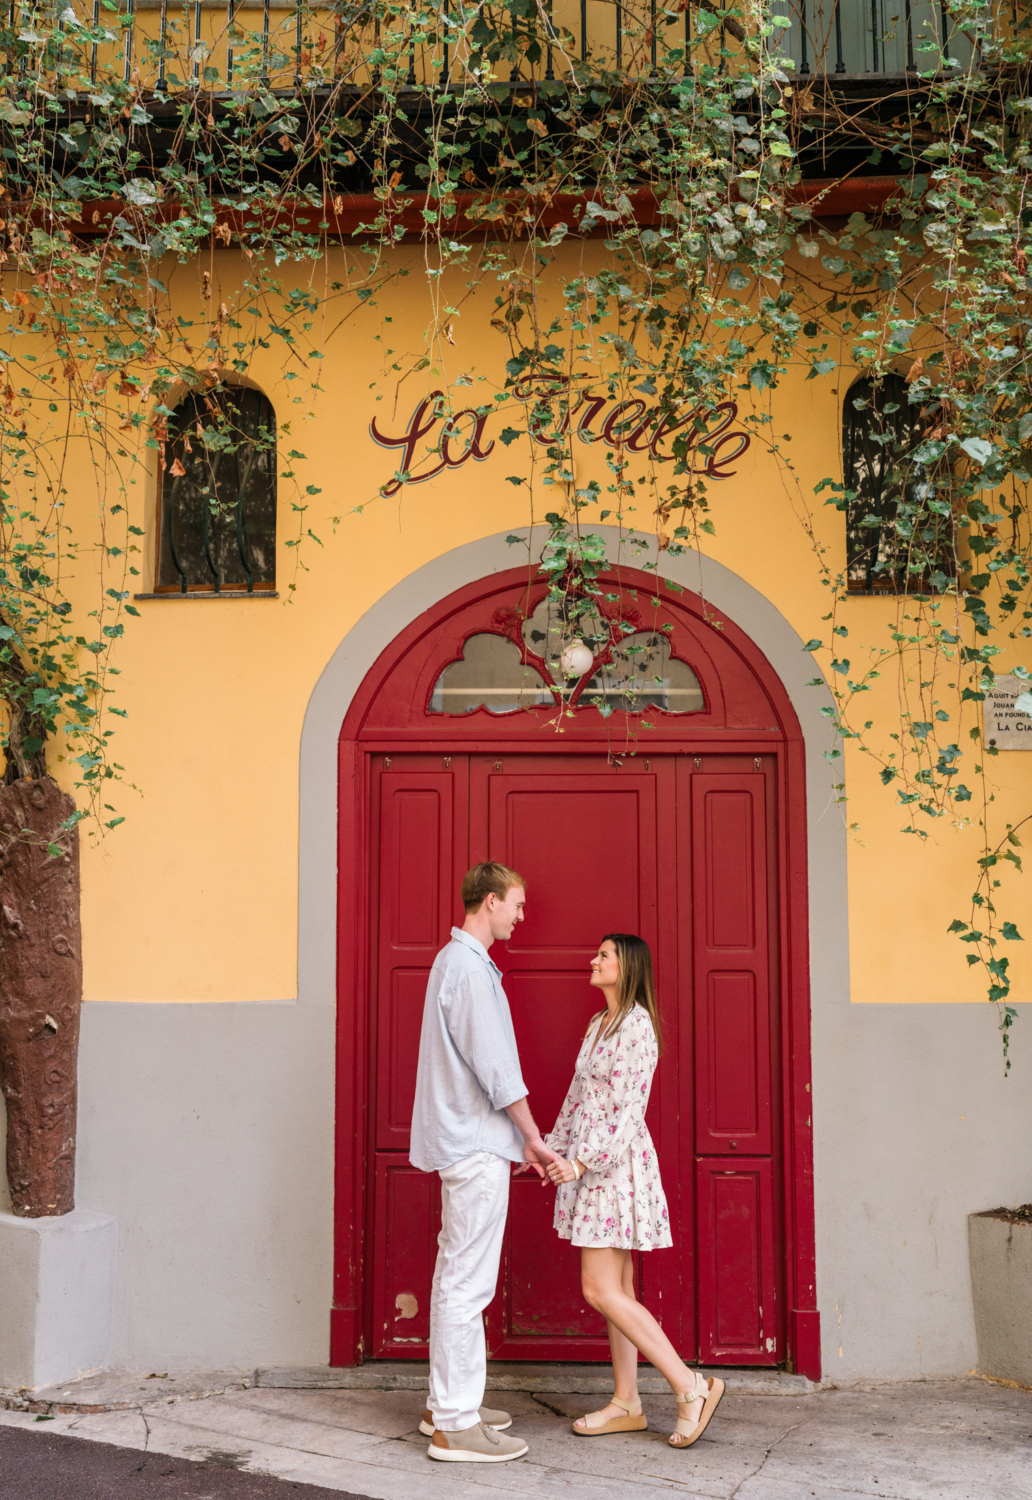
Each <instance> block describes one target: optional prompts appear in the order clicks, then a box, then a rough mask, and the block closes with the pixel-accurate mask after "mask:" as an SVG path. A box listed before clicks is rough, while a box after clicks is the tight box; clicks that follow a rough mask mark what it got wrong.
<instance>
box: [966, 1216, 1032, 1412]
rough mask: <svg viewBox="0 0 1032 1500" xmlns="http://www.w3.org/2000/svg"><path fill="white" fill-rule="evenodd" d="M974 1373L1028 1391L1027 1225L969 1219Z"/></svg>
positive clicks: (1031, 1332) (1030, 1272)
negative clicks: (1014, 1383)
mask: <svg viewBox="0 0 1032 1500" xmlns="http://www.w3.org/2000/svg"><path fill="white" fill-rule="evenodd" d="M968 1243H969V1245H970V1248H971V1290H972V1293H973V1296H974V1304H975V1330H976V1333H977V1335H978V1368H979V1370H980V1371H981V1373H982V1374H983V1375H988V1376H990V1377H991V1378H992V1379H996V1380H1014V1381H1017V1383H1018V1384H1019V1385H1024V1386H1030V1387H1032V1224H1008V1223H1007V1221H1006V1220H1005V1219H994V1218H991V1217H989V1215H987V1214H972V1216H971V1218H970V1219H969V1220H968Z"/></svg>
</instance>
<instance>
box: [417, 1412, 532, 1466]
mask: <svg viewBox="0 0 1032 1500" xmlns="http://www.w3.org/2000/svg"><path fill="white" fill-rule="evenodd" d="M426 1451H427V1452H428V1453H429V1455H430V1457H431V1458H440V1459H443V1460H444V1462H445V1463H452V1464H504V1463H508V1461H509V1459H510V1458H522V1457H523V1455H524V1454H525V1453H526V1451H527V1445H526V1443H525V1442H524V1441H523V1439H522V1438H512V1437H503V1435H502V1434H501V1433H500V1432H495V1430H494V1428H493V1427H485V1426H484V1424H483V1422H476V1423H474V1425H473V1426H472V1427H467V1428H466V1429H465V1430H464V1431H463V1432H441V1431H440V1430H438V1431H436V1432H435V1433H434V1435H433V1437H432V1438H431V1439H430V1446H429V1448H428V1449H427V1450H426Z"/></svg>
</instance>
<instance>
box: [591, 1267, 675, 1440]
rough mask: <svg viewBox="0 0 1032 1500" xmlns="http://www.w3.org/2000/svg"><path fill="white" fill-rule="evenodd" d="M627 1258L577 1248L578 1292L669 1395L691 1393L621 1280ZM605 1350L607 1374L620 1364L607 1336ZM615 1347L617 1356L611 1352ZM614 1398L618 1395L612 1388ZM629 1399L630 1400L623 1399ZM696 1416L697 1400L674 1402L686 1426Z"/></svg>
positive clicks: (629, 1285) (611, 1411)
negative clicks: (608, 1355)
mask: <svg viewBox="0 0 1032 1500" xmlns="http://www.w3.org/2000/svg"><path fill="white" fill-rule="evenodd" d="M630 1261H631V1256H630V1252H629V1251H627V1250H618V1249H609V1248H606V1249H597V1250H596V1249H588V1248H586V1247H584V1248H582V1249H581V1287H582V1289H583V1292H584V1296H585V1298H586V1300H587V1301H588V1302H589V1303H590V1305H591V1306H592V1307H593V1308H595V1309H596V1311H598V1312H600V1313H601V1314H602V1316H603V1317H604V1318H605V1319H606V1321H607V1322H608V1323H609V1325H610V1327H615V1329H616V1331H617V1332H618V1333H619V1334H621V1335H622V1338H623V1340H624V1341H625V1343H626V1344H628V1345H630V1346H631V1347H632V1348H634V1349H636V1350H638V1351H639V1352H640V1353H642V1354H644V1356H645V1358H646V1359H647V1360H648V1361H649V1363H650V1364H651V1365H653V1366H654V1367H655V1368H656V1369H657V1370H658V1371H659V1373H660V1374H661V1375H662V1376H663V1379H664V1380H666V1381H667V1382H668V1383H669V1385H670V1388H671V1390H672V1391H673V1392H674V1395H675V1396H680V1395H681V1394H682V1393H683V1392H684V1391H689V1390H691V1389H692V1387H693V1385H694V1383H695V1375H694V1373H693V1372H692V1371H691V1370H689V1369H688V1367H687V1365H686V1364H685V1363H684V1362H683V1361H682V1360H681V1359H680V1357H679V1356H678V1354H677V1351H676V1350H675V1349H674V1346H673V1345H672V1344H671V1342H670V1340H669V1339H668V1338H667V1336H666V1334H665V1333H664V1332H663V1330H662V1328H661V1327H660V1326H659V1324H658V1323H657V1322H656V1320H655V1318H654V1317H653V1316H652V1314H651V1313H650V1312H649V1310H648V1308H645V1307H642V1305H641V1303H640V1302H639V1301H638V1300H637V1298H636V1297H635V1295H634V1283H633V1279H632V1280H631V1281H630V1282H628V1281H626V1280H625V1267H626V1266H629V1265H630ZM610 1347H611V1348H612V1350H613V1371H614V1375H615V1374H616V1372H617V1358H618V1357H619V1359H620V1362H621V1367H622V1366H623V1364H624V1347H623V1344H621V1345H619V1346H618V1345H616V1344H614V1342H613V1339H612V1336H610ZM618 1348H619V1351H620V1352H619V1356H618V1354H617V1349H618ZM634 1390H635V1391H637V1368H635V1373H634ZM616 1393H617V1395H619V1396H622V1395H623V1392H622V1391H621V1390H620V1389H619V1388H617V1392H616ZM624 1399H625V1400H629V1399H630V1397H629V1396H627V1397H624ZM605 1410H606V1413H607V1416H617V1415H619V1408H618V1407H612V1408H609V1407H607V1408H605ZM701 1411H702V1399H701V1398H700V1397H697V1398H696V1399H695V1400H694V1401H685V1402H682V1401H678V1403H677V1413H678V1416H681V1417H687V1418H688V1420H689V1421H691V1422H694V1421H697V1420H698V1418H699V1415H700V1413H701Z"/></svg>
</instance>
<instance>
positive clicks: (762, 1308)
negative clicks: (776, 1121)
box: [698, 1158, 782, 1365]
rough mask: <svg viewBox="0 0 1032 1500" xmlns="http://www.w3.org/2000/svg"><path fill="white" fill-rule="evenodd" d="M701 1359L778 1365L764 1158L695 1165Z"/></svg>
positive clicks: (768, 1190)
mask: <svg viewBox="0 0 1032 1500" xmlns="http://www.w3.org/2000/svg"><path fill="white" fill-rule="evenodd" d="M698 1203H699V1358H700V1360H701V1362H702V1363H703V1364H739V1365H769V1364H777V1362H778V1361H779V1359H781V1358H782V1356H781V1355H780V1354H779V1353H778V1342H779V1340H778V1326H779V1323H780V1316H779V1314H780V1309H779V1307H778V1299H777V1281H776V1278H775V1275H774V1237H773V1213H772V1202H771V1164H770V1162H769V1161H743V1162H736V1163H735V1167H734V1168H733V1169H732V1168H729V1167H728V1165H727V1163H726V1162H722V1161H717V1160H714V1159H712V1158H710V1159H709V1160H706V1161H700V1162H699V1164H698Z"/></svg>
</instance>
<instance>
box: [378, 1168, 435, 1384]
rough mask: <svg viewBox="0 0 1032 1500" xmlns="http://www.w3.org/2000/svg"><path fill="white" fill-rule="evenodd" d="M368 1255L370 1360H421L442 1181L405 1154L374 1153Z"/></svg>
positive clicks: (425, 1346)
mask: <svg viewBox="0 0 1032 1500" xmlns="http://www.w3.org/2000/svg"><path fill="white" fill-rule="evenodd" d="M374 1172H375V1185H374V1199H375V1205H376V1210H375V1221H374V1228H373V1233H374V1237H375V1238H374V1243H375V1245H376V1247H377V1253H376V1254H375V1255H374V1256H373V1257H372V1282H373V1297H372V1301H373V1327H372V1349H371V1353H372V1356H373V1358H374V1359H397V1358H399V1356H400V1357H402V1358H405V1357H410V1358H413V1359H426V1357H427V1349H428V1343H427V1340H428V1339H429V1337H430V1283H431V1282H432V1280H433V1274H434V1261H435V1259H436V1256H437V1232H438V1227H439V1225H440V1222H441V1180H440V1178H439V1177H438V1176H437V1173H436V1172H420V1171H418V1170H417V1168H416V1167H413V1166H410V1165H409V1162H408V1157H407V1154H406V1155H399V1154H398V1153H395V1152H386V1151H381V1152H377V1155H376V1160H375V1166H374Z"/></svg>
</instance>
